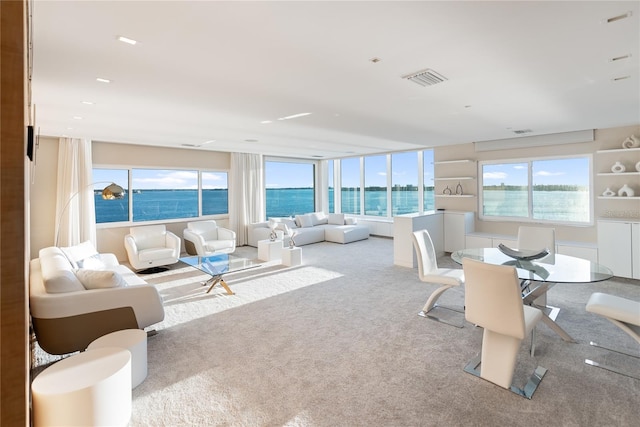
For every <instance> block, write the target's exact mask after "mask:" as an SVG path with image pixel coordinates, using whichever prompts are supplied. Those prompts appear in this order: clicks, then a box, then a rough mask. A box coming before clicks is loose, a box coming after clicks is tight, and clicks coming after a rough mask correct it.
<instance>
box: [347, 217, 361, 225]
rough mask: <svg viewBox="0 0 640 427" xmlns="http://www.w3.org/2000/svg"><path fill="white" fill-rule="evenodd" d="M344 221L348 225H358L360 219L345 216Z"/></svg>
mask: <svg viewBox="0 0 640 427" xmlns="http://www.w3.org/2000/svg"><path fill="white" fill-rule="evenodd" d="M344 223H345V224H346V225H356V224H357V223H358V219H357V218H345V219H344Z"/></svg>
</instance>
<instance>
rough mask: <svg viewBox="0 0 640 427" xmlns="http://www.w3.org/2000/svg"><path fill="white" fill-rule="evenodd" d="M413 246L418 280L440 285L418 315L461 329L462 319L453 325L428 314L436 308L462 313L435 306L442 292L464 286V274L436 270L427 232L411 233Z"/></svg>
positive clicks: (455, 309) (434, 254)
mask: <svg viewBox="0 0 640 427" xmlns="http://www.w3.org/2000/svg"><path fill="white" fill-rule="evenodd" d="M413 246H414V248H415V250H416V256H417V259H418V277H419V278H420V280H421V281H423V282H427V283H435V284H438V285H440V287H439V288H438V289H436V290H435V291H433V293H432V294H431V295H430V296H429V299H428V300H427V303H426V304H425V305H424V307H423V309H422V311H421V312H420V313H419V315H420V316H423V317H428V318H431V319H434V320H438V321H440V322H443V323H447V324H449V325H452V326H456V327H459V328H461V327H463V325H464V319H462V323H460V324H454V323H451V322H448V321H446V320H444V319H442V318H439V317H436V316H434V315H433V314H430V312H431V311H432V310H433V309H434V308H436V307H441V308H444V309H447V310H453V311H457V312H459V313H464V309H459V308H455V307H447V306H444V305H438V304H437V301H438V298H440V296H441V295H442V293H443V292H444V291H446V290H447V289H449V288H452V287H454V286H460V285H463V284H464V272H463V271H462V270H461V269H453V268H438V260H437V257H436V251H435V249H434V247H433V241H432V240H431V236H430V235H429V232H428V231H427V230H418V231H415V232H413Z"/></svg>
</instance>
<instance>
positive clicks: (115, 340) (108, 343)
mask: <svg viewBox="0 0 640 427" xmlns="http://www.w3.org/2000/svg"><path fill="white" fill-rule="evenodd" d="M105 347H118V348H123V349H125V350H129V352H130V353H131V388H135V387H137V386H139V385H140V383H142V381H144V379H145V378H147V333H146V332H145V331H143V330H141V329H124V330H121V331H115V332H111V333H110V334H107V335H104V336H101V337H100V338H98V339H96V340H94V341H93V342H91V344H89V346H88V347H87V350H92V349H96V348H105Z"/></svg>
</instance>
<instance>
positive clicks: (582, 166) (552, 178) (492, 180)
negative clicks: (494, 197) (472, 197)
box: [482, 157, 589, 186]
mask: <svg viewBox="0 0 640 427" xmlns="http://www.w3.org/2000/svg"><path fill="white" fill-rule="evenodd" d="M527 167H528V166H527V163H526V162H521V163H501V164H485V165H483V169H482V177H483V181H484V184H485V185H499V184H501V183H504V184H506V185H527V181H528V176H527V175H528V171H527ZM532 174H533V184H534V185H538V184H573V185H584V186H587V185H589V159H588V158H586V157H583V158H572V159H554V160H537V161H534V162H533V170H532Z"/></svg>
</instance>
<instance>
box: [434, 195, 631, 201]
mask: <svg viewBox="0 0 640 427" xmlns="http://www.w3.org/2000/svg"><path fill="white" fill-rule="evenodd" d="M436 197H438V196H436ZM598 199H610V200H640V196H633V197H627V196H598Z"/></svg>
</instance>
